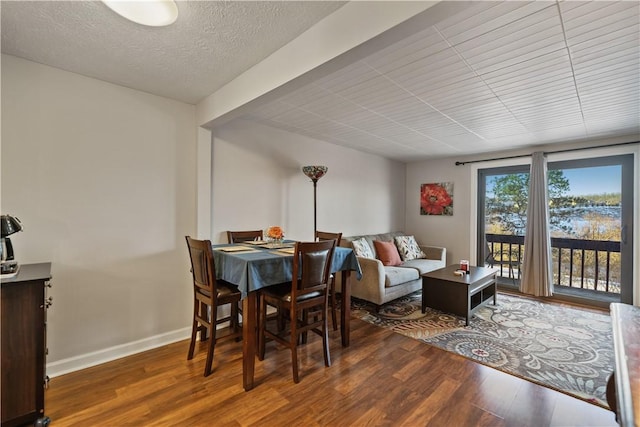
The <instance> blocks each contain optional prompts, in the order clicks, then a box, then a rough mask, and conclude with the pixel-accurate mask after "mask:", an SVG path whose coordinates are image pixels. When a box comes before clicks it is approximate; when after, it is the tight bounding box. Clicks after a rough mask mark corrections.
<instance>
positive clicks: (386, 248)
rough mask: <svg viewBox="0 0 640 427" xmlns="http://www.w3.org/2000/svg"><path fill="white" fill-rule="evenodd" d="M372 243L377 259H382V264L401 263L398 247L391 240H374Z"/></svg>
mask: <svg viewBox="0 0 640 427" xmlns="http://www.w3.org/2000/svg"><path fill="white" fill-rule="evenodd" d="M373 245H374V246H375V247H376V253H377V254H378V259H379V260H380V261H382V265H402V260H401V259H400V254H399V253H398V248H397V247H396V245H395V244H394V243H393V242H381V241H380V240H374V241H373Z"/></svg>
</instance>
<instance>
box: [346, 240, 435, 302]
mask: <svg viewBox="0 0 640 427" xmlns="http://www.w3.org/2000/svg"><path fill="white" fill-rule="evenodd" d="M406 235H407V233H404V232H401V231H395V232H391V233H383V234H371V235H365V236H348V237H342V241H341V242H340V246H344V247H348V248H352V247H353V246H352V244H351V242H352V241H353V240H356V239H359V238H361V237H364V238H365V240H366V241H367V242H368V243H369V246H370V247H371V250H372V251H373V254H374V256H376V255H377V254H376V252H375V250H376V249H375V245H374V243H373V241H374V240H381V241H385V242H388V241H393V240H394V237H396V236H406ZM418 244H419V242H418ZM420 248H421V249H422V251H423V252H424V253H425V255H426V258H420V259H413V260H409V261H405V262H403V263H402V265H400V266H397V267H392V266H384V265H383V264H382V262H381V261H380V260H379V259H376V258H363V257H358V261H359V262H360V268H361V269H362V279H361V280H355V278H352V284H351V295H352V296H353V297H356V298H360V299H363V300H366V301H369V302H372V303H374V304H376V305H378V306H379V305H381V304H384V303H386V302H389V301H391V300H394V299H396V298H400V297H402V296H405V295H408V294H410V293H412V292H415V291H417V290H419V289H422V279H421V277H420V276H421V275H422V274H424V273H427V272H429V271H433V270H437V269H439V268H442V267H445V266H446V265H447V249H446V248H441V247H435V246H423V245H420ZM339 277H340V275H338V278H339ZM336 285H337V287H338V291H339V290H340V289H341V288H340V281H339V280H338V281H337V283H336Z"/></svg>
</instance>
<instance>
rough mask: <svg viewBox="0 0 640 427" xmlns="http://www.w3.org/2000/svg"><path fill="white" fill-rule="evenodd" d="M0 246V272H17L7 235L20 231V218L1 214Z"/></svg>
mask: <svg viewBox="0 0 640 427" xmlns="http://www.w3.org/2000/svg"><path fill="white" fill-rule="evenodd" d="M0 226H1V232H2V233H1V235H2V247H1V249H0V250H1V251H2V253H0V258H1V263H0V274H2V275H15V274H17V272H18V267H19V266H18V262H17V261H14V260H13V245H12V244H11V239H9V236H10V235H12V234H14V233H17V232H18V231H22V223H21V222H20V220H19V219H18V218H16V217H14V216H11V215H2V216H1V217H0Z"/></svg>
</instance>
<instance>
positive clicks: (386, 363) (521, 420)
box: [45, 319, 617, 427]
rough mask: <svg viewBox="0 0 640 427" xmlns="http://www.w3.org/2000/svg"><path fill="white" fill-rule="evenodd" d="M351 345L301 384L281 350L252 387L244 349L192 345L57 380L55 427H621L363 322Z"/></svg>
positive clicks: (314, 348) (49, 396)
mask: <svg viewBox="0 0 640 427" xmlns="http://www.w3.org/2000/svg"><path fill="white" fill-rule="evenodd" d="M351 325H352V335H351V346H350V347H349V348H342V346H341V345H340V334H339V332H334V331H331V334H330V348H331V357H332V366H331V367H329V368H327V367H325V366H324V362H323V358H322V350H321V348H322V346H321V340H320V339H319V337H316V336H315V335H313V334H312V335H310V336H309V343H308V344H307V345H306V346H303V347H302V348H301V349H300V361H301V363H300V374H301V378H300V379H301V380H300V383H299V384H294V383H293V380H292V376H291V359H290V353H289V351H288V350H286V349H283V348H278V347H276V346H275V345H274V344H273V343H270V344H269V345H270V347H269V350H268V352H267V357H266V359H265V360H264V361H256V384H257V386H256V387H255V388H254V389H253V390H251V391H249V392H245V391H244V390H243V388H242V343H236V342H232V341H226V342H222V343H220V344H218V345H217V347H216V354H215V358H214V371H213V373H212V374H211V375H210V376H209V377H206V378H205V377H203V376H202V371H203V368H204V358H205V348H206V344H204V343H199V344H198V346H197V352H196V356H195V357H194V359H193V360H190V361H187V360H186V354H187V348H188V341H182V342H178V343H174V344H171V345H168V346H164V347H161V348H158V349H154V350H151V351H148V352H145V353H140V354H137V355H133V356H130V357H126V358H123V359H120V360H117V361H113V362H109V363H105V364H103V365H99V366H95V367H92V368H88V369H84V370H82V371H78V372H73V373H70V374H67V375H62V376H60V377H56V378H53V379H52V380H51V385H50V388H49V389H48V390H47V392H46V393H45V398H46V414H47V415H48V416H49V417H51V419H52V424H51V425H52V427H64V426H86V425H95V426H141V425H144V426H177V425H179V426H204V425H216V426H233V427H237V426H256V427H257V426H260V427H262V426H271V425H288V424H290V425H305V426H351V425H354V426H369V425H370V426H399V425H404V426H415V425H422V426H424V425H433V426H454V425H455V426H459V427H465V426H492V427H493V426H497V427H500V426H536V427H544V426H560V425H564V426H567V425H582V426H615V425H617V424H616V423H615V418H614V415H613V413H612V412H610V411H608V410H606V409H603V408H601V407H598V406H595V405H592V404H590V403H587V402H585V401H582V400H579V399H575V398H573V397H571V396H568V395H565V394H562V393H559V392H556V391H553V390H550V389H547V388H544V387H541V386H539V385H536V384H533V383H530V382H528V381H526V380H523V379H521V378H517V377H514V376H511V375H508V374H505V373H503V372H500V371H497V370H495V369H491V368H488V367H486V366H482V365H479V364H477V363H474V362H472V361H470V360H467V359H465V358H463V357H460V356H457V355H454V354H452V353H448V352H446V351H443V350H441V349H438V348H435V347H432V346H429V345H426V344H423V343H421V342H419V341H417V340H413V339H411V338H408V337H405V336H402V335H400V334H396V333H394V332H391V331H389V330H385V329H383V328H379V327H376V326H373V325H371V324H368V323H366V322H363V321H361V320H358V319H353V320H352V322H351Z"/></svg>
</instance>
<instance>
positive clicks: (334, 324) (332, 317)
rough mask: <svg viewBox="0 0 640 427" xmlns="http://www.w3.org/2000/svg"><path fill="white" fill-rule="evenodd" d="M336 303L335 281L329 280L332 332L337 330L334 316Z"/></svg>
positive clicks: (336, 321)
mask: <svg viewBox="0 0 640 427" xmlns="http://www.w3.org/2000/svg"><path fill="white" fill-rule="evenodd" d="M337 306H338V303H337V301H336V279H335V278H333V280H331V321H332V322H333V330H334V331H337V330H338V319H337V316H336V307H337Z"/></svg>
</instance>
